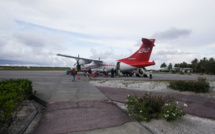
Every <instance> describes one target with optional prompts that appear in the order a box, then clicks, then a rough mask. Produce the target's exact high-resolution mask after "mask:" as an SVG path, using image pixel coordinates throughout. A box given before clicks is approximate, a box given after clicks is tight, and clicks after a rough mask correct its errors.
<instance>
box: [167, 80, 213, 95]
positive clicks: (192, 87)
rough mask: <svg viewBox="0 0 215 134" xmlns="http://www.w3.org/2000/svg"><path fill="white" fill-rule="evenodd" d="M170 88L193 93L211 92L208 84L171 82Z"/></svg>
mask: <svg viewBox="0 0 215 134" xmlns="http://www.w3.org/2000/svg"><path fill="white" fill-rule="evenodd" d="M169 87H170V88H172V89H175V90H179V91H192V92H195V93H208V92H209V90H210V85H209V83H208V82H194V81H171V82H170V83H169Z"/></svg>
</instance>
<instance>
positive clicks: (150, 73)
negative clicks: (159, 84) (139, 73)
mask: <svg viewBox="0 0 215 134" xmlns="http://www.w3.org/2000/svg"><path fill="white" fill-rule="evenodd" d="M149 73H150V79H152V70H151V71H150V72H149Z"/></svg>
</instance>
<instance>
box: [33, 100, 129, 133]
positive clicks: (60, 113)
mask: <svg viewBox="0 0 215 134" xmlns="http://www.w3.org/2000/svg"><path fill="white" fill-rule="evenodd" d="M130 121H132V119H131V118H129V117H128V116H127V114H125V113H124V112H123V111H121V110H120V109H119V108H117V107H116V106H115V105H114V104H113V103H110V102H107V101H81V102H56V103H49V104H48V105H47V108H46V111H45V114H44V115H43V118H42V120H41V121H40V123H39V126H38V127H37V130H36V132H35V133H36V134H48V133H52V134H54V133H69V132H70V133H71V132H78V131H84V130H92V129H100V128H107V127H112V126H119V125H122V124H124V123H126V122H130Z"/></svg>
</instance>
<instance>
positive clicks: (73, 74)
mask: <svg viewBox="0 0 215 134" xmlns="http://www.w3.org/2000/svg"><path fill="white" fill-rule="evenodd" d="M75 74H76V72H75V69H74V68H73V69H72V70H71V75H72V82H75Z"/></svg>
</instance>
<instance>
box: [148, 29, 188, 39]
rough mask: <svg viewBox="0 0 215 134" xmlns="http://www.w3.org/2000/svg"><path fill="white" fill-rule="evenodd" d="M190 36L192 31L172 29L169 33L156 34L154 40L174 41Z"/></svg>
mask: <svg viewBox="0 0 215 134" xmlns="http://www.w3.org/2000/svg"><path fill="white" fill-rule="evenodd" d="M190 34H191V30H188V29H177V28H174V27H172V28H170V29H169V30H167V31H163V32H157V33H155V34H154V35H153V36H152V38H155V39H159V40H173V39H177V38H180V37H183V36H189V35H190Z"/></svg>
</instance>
